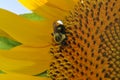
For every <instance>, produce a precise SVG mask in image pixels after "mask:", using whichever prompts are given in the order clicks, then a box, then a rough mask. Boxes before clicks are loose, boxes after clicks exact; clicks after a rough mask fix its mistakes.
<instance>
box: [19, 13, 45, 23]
mask: <svg viewBox="0 0 120 80" xmlns="http://www.w3.org/2000/svg"><path fill="white" fill-rule="evenodd" d="M20 16H22V17H24V18H27V19H29V20H33V21H40V20H44V18H43V17H42V16H39V15H37V14H35V13H26V14H20Z"/></svg>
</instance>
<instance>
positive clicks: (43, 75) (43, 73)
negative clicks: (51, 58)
mask: <svg viewBox="0 0 120 80" xmlns="http://www.w3.org/2000/svg"><path fill="white" fill-rule="evenodd" d="M35 76H37V77H48V76H47V71H44V72H42V73H40V74H37V75H35Z"/></svg>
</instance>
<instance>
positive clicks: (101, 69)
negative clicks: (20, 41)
mask: <svg viewBox="0 0 120 80" xmlns="http://www.w3.org/2000/svg"><path fill="white" fill-rule="evenodd" d="M64 25H65V28H66V36H67V40H65V41H66V44H67V45H55V42H54V41H53V47H52V48H51V50H50V52H51V54H52V55H53V58H54V60H53V61H52V63H51V64H50V69H49V71H48V73H49V76H50V77H51V78H52V79H53V80H120V0H79V1H78V3H76V5H75V6H74V9H73V10H71V12H70V14H69V15H68V16H66V17H65V19H64Z"/></svg>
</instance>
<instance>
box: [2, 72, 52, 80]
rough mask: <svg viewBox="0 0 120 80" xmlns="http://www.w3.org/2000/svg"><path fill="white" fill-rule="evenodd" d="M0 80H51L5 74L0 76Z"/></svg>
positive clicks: (48, 79)
mask: <svg viewBox="0 0 120 80" xmlns="http://www.w3.org/2000/svg"><path fill="white" fill-rule="evenodd" d="M0 80H51V79H50V78H45V77H35V76H30V75H24V74H16V73H7V74H0Z"/></svg>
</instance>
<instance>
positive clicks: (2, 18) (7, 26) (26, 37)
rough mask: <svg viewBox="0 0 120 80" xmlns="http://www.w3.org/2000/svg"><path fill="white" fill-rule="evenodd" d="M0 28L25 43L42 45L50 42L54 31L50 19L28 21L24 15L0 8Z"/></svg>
mask: <svg viewBox="0 0 120 80" xmlns="http://www.w3.org/2000/svg"><path fill="white" fill-rule="evenodd" d="M0 29H2V30H3V31H5V32H7V33H8V34H9V35H10V36H12V37H13V38H14V39H16V40H17V41H19V42H21V43H23V44H28V45H33V44H36V45H37V44H38V45H42V44H45V43H48V42H50V37H49V35H50V33H51V32H52V23H51V21H50V20H49V21H47V20H45V21H40V22H33V21H28V20H26V19H24V18H23V17H20V16H18V15H15V14H13V13H11V12H8V11H6V10H3V9H0Z"/></svg>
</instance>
